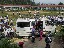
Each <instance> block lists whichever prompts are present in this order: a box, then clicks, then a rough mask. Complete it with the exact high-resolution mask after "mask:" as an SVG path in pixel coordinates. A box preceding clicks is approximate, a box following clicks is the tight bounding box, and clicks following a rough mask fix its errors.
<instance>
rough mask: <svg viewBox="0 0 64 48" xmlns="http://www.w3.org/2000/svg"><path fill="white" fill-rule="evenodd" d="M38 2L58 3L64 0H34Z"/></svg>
mask: <svg viewBox="0 0 64 48" xmlns="http://www.w3.org/2000/svg"><path fill="white" fill-rule="evenodd" d="M34 1H35V2H36V3H38V2H40V3H46V4H50V3H53V4H58V3H59V2H62V3H64V0H34Z"/></svg>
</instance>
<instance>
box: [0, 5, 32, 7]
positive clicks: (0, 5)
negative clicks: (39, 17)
mask: <svg viewBox="0 0 64 48" xmlns="http://www.w3.org/2000/svg"><path fill="white" fill-rule="evenodd" d="M0 6H9V7H11V6H19V7H20V6H21V7H22V6H23V7H30V6H31V5H0Z"/></svg>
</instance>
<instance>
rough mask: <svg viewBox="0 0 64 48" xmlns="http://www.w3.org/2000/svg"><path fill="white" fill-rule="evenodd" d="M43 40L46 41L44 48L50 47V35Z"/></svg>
mask: <svg viewBox="0 0 64 48" xmlns="http://www.w3.org/2000/svg"><path fill="white" fill-rule="evenodd" d="M45 42H46V47H45V48H50V43H51V42H52V39H51V37H50V36H46V38H45Z"/></svg>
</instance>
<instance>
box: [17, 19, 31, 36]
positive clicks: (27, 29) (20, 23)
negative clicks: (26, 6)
mask: <svg viewBox="0 0 64 48" xmlns="http://www.w3.org/2000/svg"><path fill="white" fill-rule="evenodd" d="M16 34H17V35H18V36H30V35H31V22H30V21H29V19H21V18H19V19H17V21H16Z"/></svg>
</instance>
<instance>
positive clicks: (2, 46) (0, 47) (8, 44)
mask: <svg viewBox="0 0 64 48" xmlns="http://www.w3.org/2000/svg"><path fill="white" fill-rule="evenodd" d="M0 48H19V46H18V45H17V44H13V41H11V40H10V39H7V38H3V39H1V40H0Z"/></svg>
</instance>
